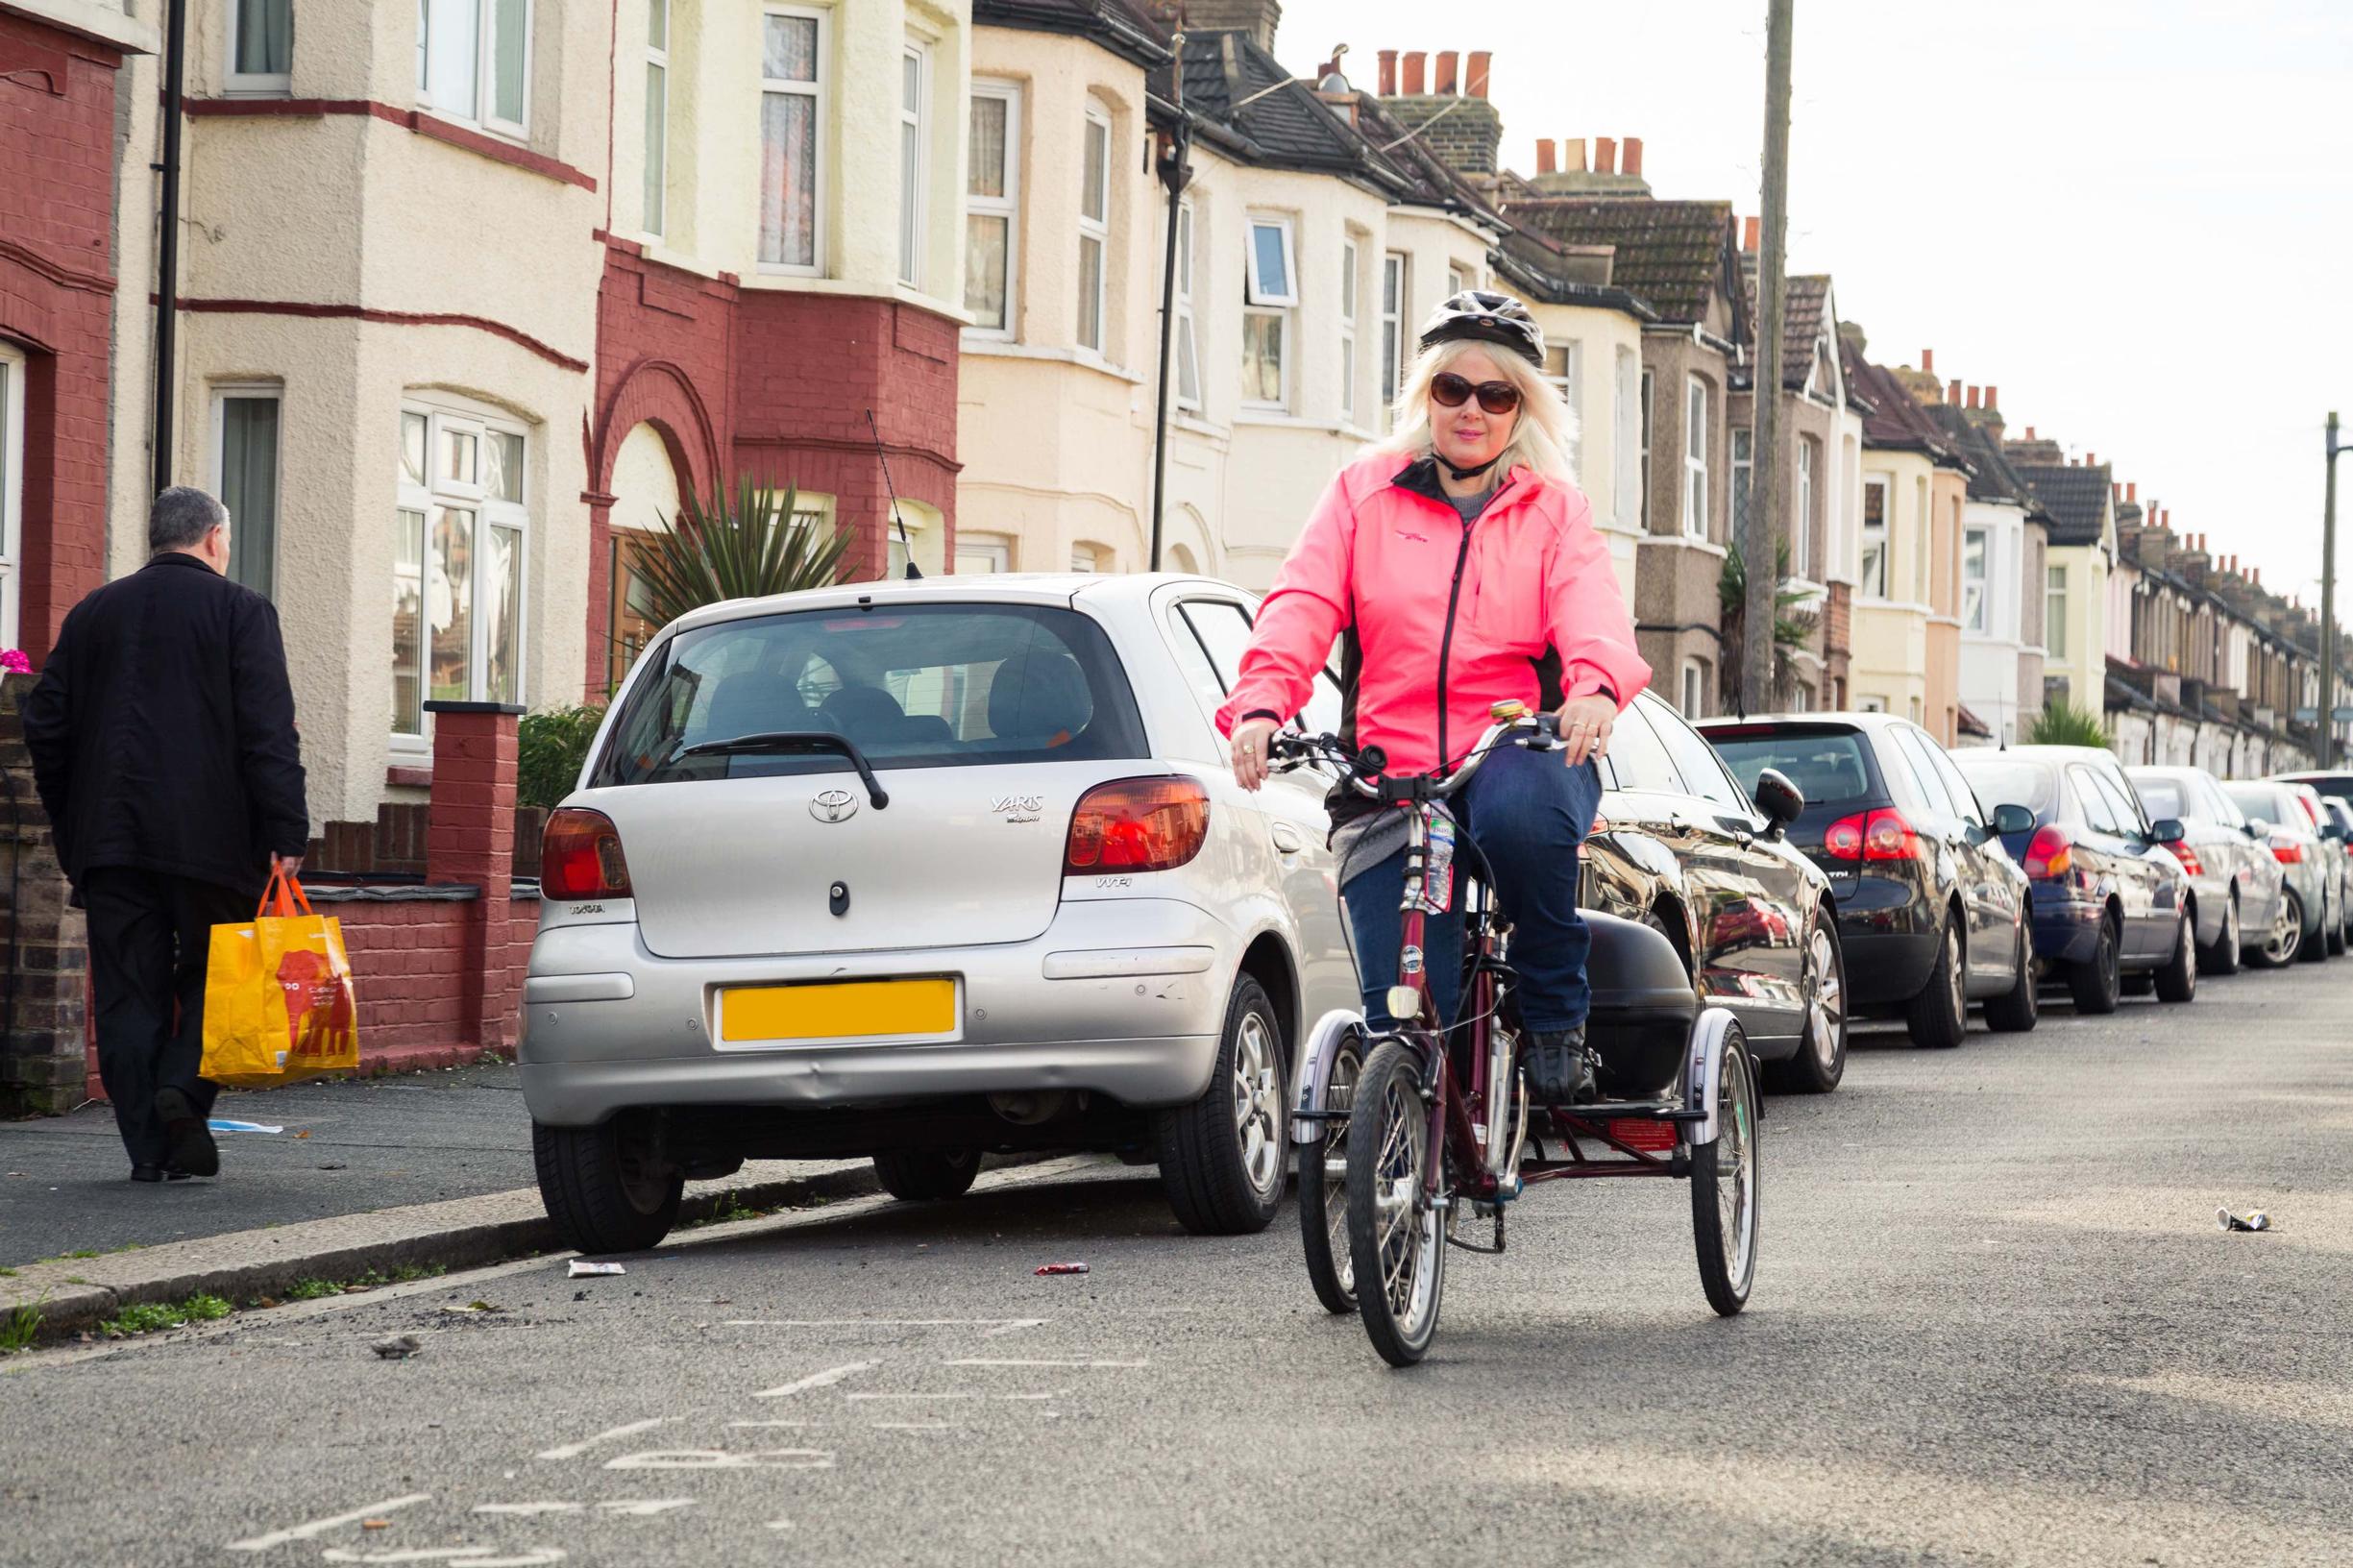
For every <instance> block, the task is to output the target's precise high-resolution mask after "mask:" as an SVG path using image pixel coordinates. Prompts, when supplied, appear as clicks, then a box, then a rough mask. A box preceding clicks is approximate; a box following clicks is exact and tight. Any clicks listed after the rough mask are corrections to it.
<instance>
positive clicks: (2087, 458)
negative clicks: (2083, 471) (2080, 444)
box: [2083, 452, 2099, 468]
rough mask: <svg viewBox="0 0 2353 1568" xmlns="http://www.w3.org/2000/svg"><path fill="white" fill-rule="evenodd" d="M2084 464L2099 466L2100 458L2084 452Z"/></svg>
mask: <svg viewBox="0 0 2353 1568" xmlns="http://www.w3.org/2000/svg"><path fill="white" fill-rule="evenodd" d="M2083 466H2084V467H2086V468H2097V467H2098V466H2099V459H2098V458H2097V457H2095V456H2094V455H2093V454H2092V453H2088V452H2087V453H2084V454H2083Z"/></svg>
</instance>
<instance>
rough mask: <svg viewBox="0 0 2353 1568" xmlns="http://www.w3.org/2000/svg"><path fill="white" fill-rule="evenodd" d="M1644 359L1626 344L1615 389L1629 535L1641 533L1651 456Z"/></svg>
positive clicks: (1623, 518) (1615, 436)
mask: <svg viewBox="0 0 2353 1568" xmlns="http://www.w3.org/2000/svg"><path fill="white" fill-rule="evenodd" d="M1642 387H1643V372H1642V358H1641V356H1640V355H1637V354H1635V353H1634V351H1633V350H1631V349H1630V348H1627V347H1626V346H1624V345H1623V344H1621V345H1619V348H1618V353H1617V380H1616V385H1615V387H1614V388H1613V391H1614V393H1615V401H1616V404H1617V407H1616V409H1615V410H1614V411H1615V413H1616V415H1617V428H1616V429H1615V430H1614V431H1612V440H1613V442H1614V444H1615V451H1614V453H1613V455H1614V456H1615V457H1616V458H1617V465H1616V467H1617V474H1616V479H1617V497H1616V500H1617V503H1618V504H1617V511H1618V526H1619V527H1622V528H1625V529H1628V530H1629V531H1636V530H1639V529H1640V528H1641V527H1643V521H1642V470H1643V459H1644V458H1645V457H1646V456H1647V455H1648V453H1649V443H1648V440H1647V438H1646V437H1645V435H1644V434H1643V431H1644V429H1645V422H1644V420H1643V417H1642Z"/></svg>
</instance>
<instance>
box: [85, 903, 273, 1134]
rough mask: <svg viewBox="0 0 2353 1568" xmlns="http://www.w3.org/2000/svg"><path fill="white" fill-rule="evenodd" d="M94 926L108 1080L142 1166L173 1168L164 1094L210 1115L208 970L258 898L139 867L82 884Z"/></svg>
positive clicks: (93, 962)
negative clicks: (179, 1096)
mask: <svg viewBox="0 0 2353 1568" xmlns="http://www.w3.org/2000/svg"><path fill="white" fill-rule="evenodd" d="M81 894H82V901H83V904H84V905H85V907H86V910H87V912H88V916H89V943H90V982H91V988H92V990H93V991H94V992H96V1001H97V1008H98V1016H97V1018H96V1020H95V1021H96V1023H97V1027H98V1076H99V1078H100V1079H101V1080H103V1081H104V1082H105V1084H106V1086H107V1098H108V1099H109V1100H110V1101H112V1102H113V1104H114V1125H115V1128H116V1129H117V1130H118V1131H119V1132H121V1134H122V1138H123V1147H124V1148H125V1149H127V1150H128V1151H130V1155H131V1163H132V1164H135V1165H159V1164H163V1163H164V1159H165V1152H166V1148H165V1142H164V1137H163V1122H162V1119H161V1118H160V1117H159V1116H158V1115H156V1109H155V1099H156V1091H157V1090H160V1089H176V1090H180V1091H181V1092H182V1093H183V1094H185V1095H186V1096H187V1097H188V1104H189V1105H191V1106H193V1107H194V1108H195V1110H196V1113H197V1115H211V1113H212V1098H213V1095H214V1094H215V1093H216V1092H217V1090H216V1089H215V1086H213V1085H211V1084H209V1083H207V1082H206V1081H205V1080H204V1079H202V1078H200V1077H198V1076H197V1073H196V1068H197V1066H198V1065H199V1064H200V1063H201V1062H202V1060H203V1058H204V1039H205V961H206V958H207V956H208V952H209V950H210V946H211V941H212V928H213V927H214V926H215V925H228V924H233V923H236V922H240V921H244V920H250V919H253V918H254V897H253V895H252V894H244V893H239V892H237V891H236V890H235V889H233V888H224V887H219V886H216V885H214V884H213V883H210V882H199V881H197V880H195V879H194V878H192V877H185V876H167V875H164V874H163V873H161V872H159V871H149V870H140V869H138V868H136V867H132V866H95V867H92V868H91V869H90V870H87V871H85V872H84V873H83V876H82V886H81Z"/></svg>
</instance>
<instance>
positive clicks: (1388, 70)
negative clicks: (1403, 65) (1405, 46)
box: [1381, 49, 1397, 98]
mask: <svg viewBox="0 0 2353 1568" xmlns="http://www.w3.org/2000/svg"><path fill="white" fill-rule="evenodd" d="M1381 96H1382V97H1384V98H1394V97H1396V96H1397V51H1396V50H1394V49H1384V50H1382V51H1381Z"/></svg>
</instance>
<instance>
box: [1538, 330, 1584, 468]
mask: <svg viewBox="0 0 2353 1568" xmlns="http://www.w3.org/2000/svg"><path fill="white" fill-rule="evenodd" d="M1555 350H1557V351H1559V353H1560V355H1561V373H1560V374H1559V375H1557V376H1555V375H1553V374H1552V367H1551V366H1549V365H1547V366H1546V367H1545V377H1544V379H1545V380H1548V381H1550V382H1552V383H1553V389H1554V390H1555V391H1556V392H1558V393H1559V394H1560V401H1561V402H1562V403H1563V404H1567V406H1568V410H1569V446H1568V452H1567V453H1566V455H1567V457H1568V459H1569V472H1570V474H1571V475H1573V476H1575V477H1577V478H1578V479H1579V480H1580V482H1582V479H1583V476H1584V468H1583V456H1584V449H1585V345H1584V343H1583V342H1582V341H1581V340H1580V339H1578V338H1574V337H1564V338H1560V339H1558V340H1557V341H1555V342H1552V343H1549V344H1547V345H1546V348H1545V354H1546V356H1547V357H1548V358H1549V357H1550V356H1551V355H1552V353H1553V352H1554V351H1555Z"/></svg>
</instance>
